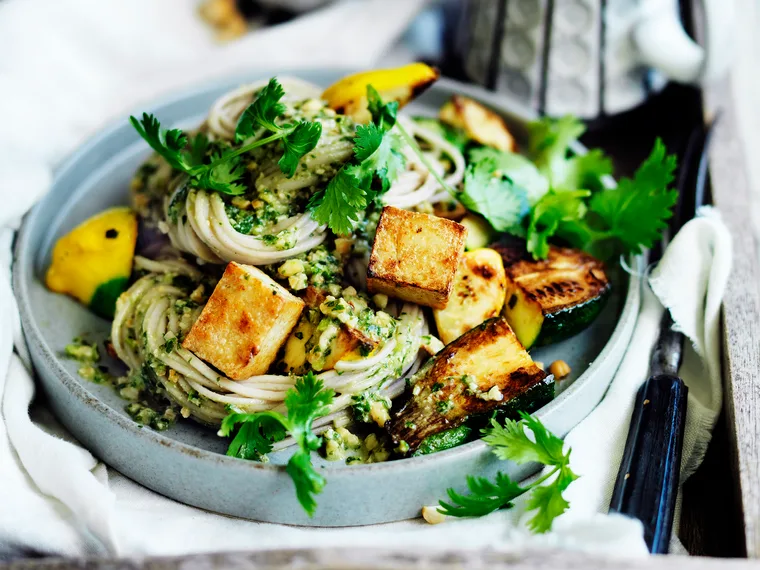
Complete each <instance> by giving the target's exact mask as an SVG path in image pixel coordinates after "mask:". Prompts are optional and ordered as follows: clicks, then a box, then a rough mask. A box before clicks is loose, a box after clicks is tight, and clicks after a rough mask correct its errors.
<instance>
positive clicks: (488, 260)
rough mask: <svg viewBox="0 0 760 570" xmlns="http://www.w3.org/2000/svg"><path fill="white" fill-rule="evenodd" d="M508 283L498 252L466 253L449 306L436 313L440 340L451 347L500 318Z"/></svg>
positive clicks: (434, 312)
mask: <svg viewBox="0 0 760 570" xmlns="http://www.w3.org/2000/svg"><path fill="white" fill-rule="evenodd" d="M506 283H507V279H506V276H505V274H504V264H503V263H502V261H501V256H500V255H499V253H498V252H496V251H494V250H493V249H488V248H482V249H476V250H475V251H467V252H465V254H464V255H463V256H462V261H461V262H460V263H459V269H457V274H456V277H455V278H454V286H453V287H452V291H451V296H450V297H449V302H448V304H447V305H446V307H445V308H443V309H433V317H435V324H436V326H437V327H438V338H440V339H441V340H442V341H443V343H444V344H448V343H450V342H453V341H454V340H456V339H457V338H459V337H460V336H462V335H463V334H464V333H466V332H467V331H468V330H470V329H471V328H473V327H476V326H478V325H479V324H480V323H482V322H483V321H486V320H488V319H492V318H494V317H498V316H499V314H500V313H501V308H502V307H503V306H504V297H505V295H506V287H507V285H506Z"/></svg>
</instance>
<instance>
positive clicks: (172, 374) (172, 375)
mask: <svg viewBox="0 0 760 570" xmlns="http://www.w3.org/2000/svg"><path fill="white" fill-rule="evenodd" d="M169 382H173V383H174V384H176V383H177V382H179V373H178V372H177V371H176V370H174V368H170V369H169Z"/></svg>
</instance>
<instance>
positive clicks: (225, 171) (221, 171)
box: [193, 159, 246, 196]
mask: <svg viewBox="0 0 760 570" xmlns="http://www.w3.org/2000/svg"><path fill="white" fill-rule="evenodd" d="M244 173H245V167H244V166H243V165H242V164H241V163H240V160H238V159H233V160H227V161H220V162H217V163H216V164H214V163H212V164H211V165H210V166H209V167H208V168H205V169H204V170H203V171H202V172H201V173H200V175H198V176H197V178H196V179H195V180H194V181H193V184H194V185H195V186H198V187H199V188H203V189H204V190H214V191H216V192H220V193H222V194H229V195H230V196H239V195H240V194H244V193H245V190H246V187H245V185H244V184H241V183H240V182H239V180H240V178H241V177H242V176H243V174H244Z"/></svg>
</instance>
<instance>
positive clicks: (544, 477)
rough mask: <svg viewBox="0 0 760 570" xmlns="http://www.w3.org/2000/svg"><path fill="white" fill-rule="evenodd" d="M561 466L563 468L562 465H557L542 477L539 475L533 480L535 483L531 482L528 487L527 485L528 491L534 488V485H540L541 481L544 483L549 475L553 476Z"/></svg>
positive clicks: (526, 489)
mask: <svg viewBox="0 0 760 570" xmlns="http://www.w3.org/2000/svg"><path fill="white" fill-rule="evenodd" d="M560 468H561V466H560V465H555V466H554V469H552V470H551V471H549V472H548V473H547V474H546V475H542V476H541V477H539V478H538V479H536V480H535V481H533V483H531V484H530V485H528V486H527V487H525V491H526V492H527V491H530V490H531V489H533V488H534V487H538V486H539V485H540V484H541V483H543V482H544V481H546V480H547V479H548V478H549V477H551V476H552V475H554V474H555V473H556V472H557V471H559V470H560Z"/></svg>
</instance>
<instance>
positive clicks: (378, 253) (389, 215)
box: [367, 206, 467, 309]
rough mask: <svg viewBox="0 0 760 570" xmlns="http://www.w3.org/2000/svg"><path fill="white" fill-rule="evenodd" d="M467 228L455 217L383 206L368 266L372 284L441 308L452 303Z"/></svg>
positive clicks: (373, 287)
mask: <svg viewBox="0 0 760 570" xmlns="http://www.w3.org/2000/svg"><path fill="white" fill-rule="evenodd" d="M466 237H467V228H465V227H464V226H463V225H462V224H458V223H457V222H454V221H452V220H447V219H445V218H439V217H437V216H431V215H428V214H420V213H418V212H409V211H407V210H400V209H398V208H394V207H392V206H386V207H385V208H383V213H382V215H381V216H380V222H379V223H378V225H377V234H376V235H375V243H374V244H373V246H372V255H371V256H370V259H369V267H368V268H367V288H368V289H369V291H370V292H372V293H385V294H386V295H389V296H391V297H396V298H398V299H402V300H404V301H409V302H411V303H417V304H419V305H426V306H428V307H433V308H436V309H442V308H443V307H445V306H446V303H448V300H449V296H450V295H451V286H452V283H453V282H454V276H455V275H456V272H457V268H458V267H459V261H460V260H461V259H462V253H463V252H464V241H465V238H466Z"/></svg>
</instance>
